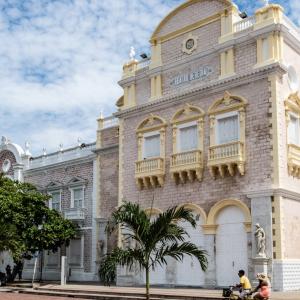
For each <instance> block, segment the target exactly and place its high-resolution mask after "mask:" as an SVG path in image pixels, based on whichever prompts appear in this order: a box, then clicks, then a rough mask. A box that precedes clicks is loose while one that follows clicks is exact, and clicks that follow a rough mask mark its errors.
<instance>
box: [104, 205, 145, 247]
mask: <svg viewBox="0 0 300 300" xmlns="http://www.w3.org/2000/svg"><path fill="white" fill-rule="evenodd" d="M120 225H121V227H124V228H126V229H128V230H129V231H131V232H133V233H134V235H135V236H136V240H139V241H140V242H141V241H142V240H143V238H144V236H145V234H147V232H148V230H149V227H150V218H149V217H148V216H147V214H146V213H145V211H144V210H143V209H141V207H140V206H139V205H138V204H135V203H131V202H124V203H123V204H122V206H120V207H119V208H118V210H117V211H115V212H114V213H113V214H112V218H111V220H110V222H109V224H108V227H107V231H108V232H109V233H111V232H112V231H114V230H116V229H118V228H119V226H120Z"/></svg>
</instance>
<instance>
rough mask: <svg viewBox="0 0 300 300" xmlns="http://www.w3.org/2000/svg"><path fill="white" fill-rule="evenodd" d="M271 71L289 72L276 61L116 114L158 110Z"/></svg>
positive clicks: (215, 91) (244, 82)
mask: <svg viewBox="0 0 300 300" xmlns="http://www.w3.org/2000/svg"><path fill="white" fill-rule="evenodd" d="M271 72H278V74H280V75H283V74H285V73H286V72H287V70H286V68H285V66H284V65H282V64H281V63H279V62H276V63H274V64H272V65H267V66H263V67H262V68H258V69H253V70H251V71H249V72H247V73H244V74H241V75H236V76H232V77H230V78H225V79H221V80H212V81H211V82H209V83H206V84H203V85H201V86H199V87H196V88H191V89H190V90H187V91H184V92H178V90H176V93H174V94H171V95H166V96H163V97H161V98H160V99H158V100H156V101H152V102H147V103H145V104H142V105H139V106H137V107H134V108H129V109H126V110H123V111H120V112H116V113H115V114H114V116H116V117H121V118H124V117H128V116H134V115H136V114H139V113H141V112H143V111H149V110H150V109H153V110H157V109H160V108H162V107H164V106H169V105H171V104H172V103H176V104H178V103H180V101H181V102H184V101H186V99H187V98H190V97H192V96H195V95H197V96H201V95H205V96H209V95H214V94H216V93H218V92H221V91H224V89H231V88H235V87H237V86H240V85H243V84H249V83H250V82H255V81H258V80H261V79H263V78H267V77H268V76H269V74H270V73H271Z"/></svg>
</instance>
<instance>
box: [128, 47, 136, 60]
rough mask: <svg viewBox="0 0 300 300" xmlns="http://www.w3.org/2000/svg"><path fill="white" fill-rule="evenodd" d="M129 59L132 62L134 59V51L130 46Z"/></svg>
mask: <svg viewBox="0 0 300 300" xmlns="http://www.w3.org/2000/svg"><path fill="white" fill-rule="evenodd" d="M129 57H130V60H134V59H135V49H134V47H132V46H131V47H130V53H129Z"/></svg>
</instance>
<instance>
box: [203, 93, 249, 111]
mask: <svg viewBox="0 0 300 300" xmlns="http://www.w3.org/2000/svg"><path fill="white" fill-rule="evenodd" d="M247 104H248V102H247V100H246V99H245V98H243V97H241V96H235V95H232V94H230V93H229V92H228V91H226V92H225V93H224V96H223V97H222V98H221V99H218V100H216V101H215V102H214V103H213V104H212V105H211V106H210V108H209V109H208V114H209V115H212V114H218V113H224V112H227V111H232V110H237V109H239V108H243V107H245V106H246V105H247Z"/></svg>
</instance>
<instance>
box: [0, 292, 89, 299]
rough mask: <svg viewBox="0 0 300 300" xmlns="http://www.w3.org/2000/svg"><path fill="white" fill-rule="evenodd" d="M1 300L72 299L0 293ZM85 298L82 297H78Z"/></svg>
mask: <svg viewBox="0 0 300 300" xmlns="http://www.w3.org/2000/svg"><path fill="white" fill-rule="evenodd" d="M0 299H1V300H67V299H68V300H70V298H65V297H52V296H41V295H26V294H18V293H2V292H1V293H0ZM77 299H81V300H84V299H82V298H77Z"/></svg>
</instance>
